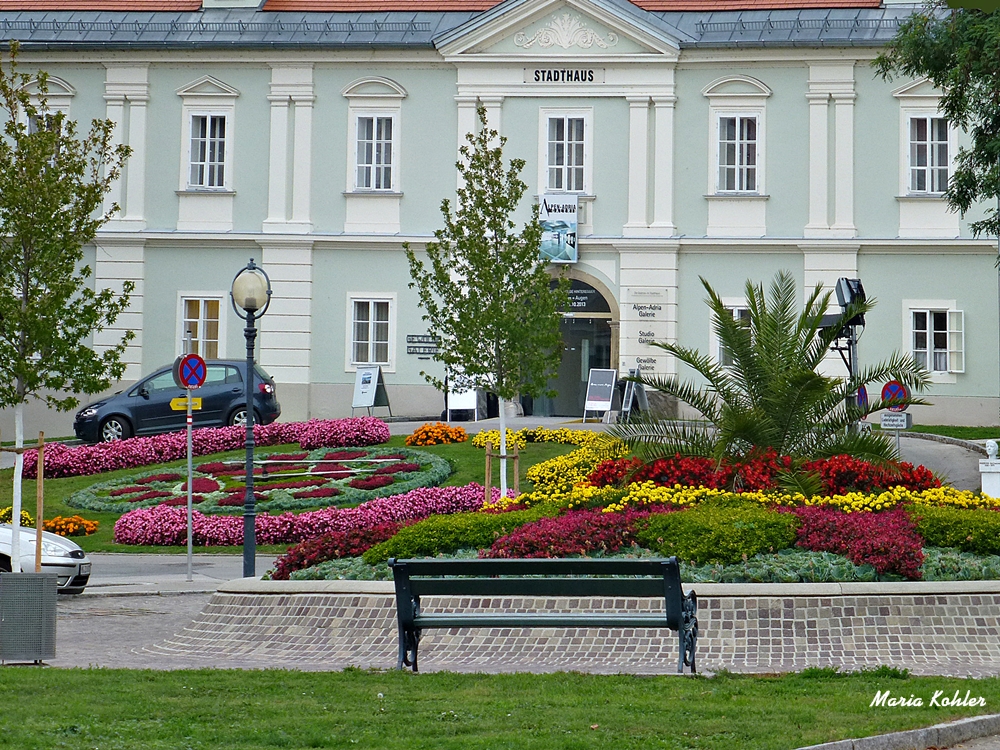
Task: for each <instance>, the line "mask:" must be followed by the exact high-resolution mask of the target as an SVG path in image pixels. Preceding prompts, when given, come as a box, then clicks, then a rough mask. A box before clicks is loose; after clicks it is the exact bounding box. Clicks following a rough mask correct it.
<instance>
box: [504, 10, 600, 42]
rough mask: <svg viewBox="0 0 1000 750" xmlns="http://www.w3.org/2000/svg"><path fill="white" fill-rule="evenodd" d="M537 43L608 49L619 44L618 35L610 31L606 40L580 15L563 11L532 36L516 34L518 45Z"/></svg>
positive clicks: (515, 40)
mask: <svg viewBox="0 0 1000 750" xmlns="http://www.w3.org/2000/svg"><path fill="white" fill-rule="evenodd" d="M536 43H537V44H538V46H539V47H544V48H546V49H548V48H549V47H562V48H563V49H569V48H570V47H573V46H576V47H580V48H581V49H590V48H591V47H593V46H594V45H595V44H596V45H597V46H598V47H600V48H601V49H608V47H614V46H615V45H616V44H618V35H617V34H615V33H614V32H613V31H609V32H608V38H607V41H605V40H604V39H602V38H601V35H600V34H598V33H597V32H596V31H594V30H593V29H590V28H587V27H586V26H584V25H583V21H582V20H581V19H580V16H571V15H570V14H569V13H563V14H562V15H561V16H553V17H552V20H551V21H549V24H548V26H545V27H543V28H541V29H539V30H538V31H536V32H535V33H534V34H533V35H532V36H531V37H529V36H528V35H527V34H525V33H524V32H523V31H519V32H518V33H517V34H515V35H514V44H515V45H516V46H518V47H522V48H524V49H528V48H529V47H532V46H534V45H535V44H536Z"/></svg>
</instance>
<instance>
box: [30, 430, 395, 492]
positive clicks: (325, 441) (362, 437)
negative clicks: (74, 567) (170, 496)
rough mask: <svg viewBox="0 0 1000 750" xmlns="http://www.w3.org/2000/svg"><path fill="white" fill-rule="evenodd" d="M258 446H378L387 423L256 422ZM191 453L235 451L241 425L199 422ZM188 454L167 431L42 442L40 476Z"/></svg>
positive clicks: (182, 439) (181, 436)
mask: <svg viewBox="0 0 1000 750" xmlns="http://www.w3.org/2000/svg"><path fill="white" fill-rule="evenodd" d="M253 437H254V442H255V443H256V444H257V446H258V447H266V446H271V445H284V444H286V443H298V444H299V445H300V446H302V448H303V449H305V450H315V449H320V448H344V447H353V446H369V445H380V444H382V443H385V442H386V441H387V440H388V439H389V428H388V427H387V426H386V424H385V422H383V421H382V420H381V419H377V418H375V417H351V418H349V419H311V420H309V421H308V422H272V423H271V424H267V425H255V426H254V428H253ZM191 440H192V447H193V452H194V455H196V456H207V455H210V454H212V453H221V452H223V451H232V450H239V449H240V448H242V447H243V446H244V441H245V440H246V430H245V429H244V428H243V427H204V428H202V429H199V430H194V431H193V432H192V433H191ZM185 456H187V434H186V433H185V432H183V431H181V432H168V433H165V434H163V435H153V436H150V437H134V438H129V439H128V440H116V441H114V442H111V443H98V444H97V445H81V446H77V447H70V446H67V445H64V444H62V443H48V444H46V446H45V476H47V477H78V476H87V475H90V474H103V473H104V472H108V471H117V470H119V469H135V468H139V467H142V466H150V465H152V464H160V463H166V462H167V461H177V460H179V459H182V458H184V457H185ZM36 465H37V453H36V451H34V450H30V451H25V453H24V476H25V478H26V479H34V477H35V467H36Z"/></svg>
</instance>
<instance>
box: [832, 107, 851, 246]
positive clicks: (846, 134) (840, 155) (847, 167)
mask: <svg viewBox="0 0 1000 750" xmlns="http://www.w3.org/2000/svg"><path fill="white" fill-rule="evenodd" d="M854 99H855V94H854V92H853V91H851V92H850V93H847V92H844V93H835V94H834V95H833V101H834V112H835V114H834V128H835V134H836V143H837V162H836V167H835V168H834V185H835V191H834V194H835V199H836V209H835V213H834V224H833V227H832V228H833V230H834V231H835V232H836V233H837V235H838V236H840V237H855V236H856V235H857V229H856V228H855V226H854Z"/></svg>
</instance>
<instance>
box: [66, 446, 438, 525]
mask: <svg viewBox="0 0 1000 750" xmlns="http://www.w3.org/2000/svg"><path fill="white" fill-rule="evenodd" d="M341 453H342V452H341ZM288 455H292V458H291V459H289V458H287V457H286V456H288ZM337 455H339V454H337V453H332V452H331V451H330V450H329V449H327V448H317V449H315V450H312V451H309V452H308V453H306V454H304V455H303V454H283V453H267V454H258V455H257V460H258V461H262V462H263V464H262V465H261V466H258V467H255V470H254V474H255V478H254V494H255V496H256V497H257V499H258V503H259V508H260V510H261V511H262V512H271V513H274V512H281V511H287V510H304V509H306V508H315V507H317V506H326V505H330V504H331V503H332V504H336V505H354V504H357V503H360V502H365V501H368V500H371V499H373V498H376V497H383V496H386V495H395V494H400V493H404V492H409V491H410V490H412V489H415V488H417V487H428V486H433V485H437V484H440V483H441V482H443V481H444V480H445V479H447V478H448V475H449V474H450V473H451V466H450V465H449V464H448V462H447V461H446V460H445V459H443V458H441V457H440V456H436V455H434V454H432V453H427V452H424V451H418V450H413V449H412V448H404V449H400V448H365V449H363V450H358V451H353V452H352V453H351V455H352V456H355V457H354V458H349V459H344V458H340V460H339V462H337V463H334V462H332V461H330V460H329V459H330V457H331V456H337ZM400 459H402V460H400ZM234 468H235V469H238V470H239V471H238V473H234V471H233V470H234ZM196 469H197V471H196V472H195V477H194V481H193V483H192V491H193V492H195V493H197V494H198V495H200V496H201V497H202V502H201V503H200V504H199V510H200V511H201V512H202V513H232V512H233V511H234V510H238V509H239V508H240V506H242V505H243V496H244V494H245V492H246V485H245V483H244V467H243V464H242V462H241V461H239V460H236V459H234V461H233V462H222V461H215V462H211V463H205V464H200V465H198V466H197V467H196ZM265 469H266V470H267V471H266V473H265ZM186 496H187V478H186V477H182V476H181V475H179V474H165V473H163V472H162V470H158V471H157V472H155V473H154V472H146V473H143V474H132V475H129V476H125V477H119V478H117V479H112V480H109V481H105V482H98V483H96V484H92V485H91V486H90V487H87V488H85V489H82V490H79V491H78V492H75V493H74V494H73V495H71V496H70V497H69V498H67V500H66V503H67V504H68V505H71V506H72V507H74V508H84V509H87V510H96V511H108V512H112V513H124V512H126V511H130V510H134V509H135V508H146V507H152V506H154V505H160V504H167V505H175V504H176V503H175V502H174V501H175V500H176V499H178V498H186Z"/></svg>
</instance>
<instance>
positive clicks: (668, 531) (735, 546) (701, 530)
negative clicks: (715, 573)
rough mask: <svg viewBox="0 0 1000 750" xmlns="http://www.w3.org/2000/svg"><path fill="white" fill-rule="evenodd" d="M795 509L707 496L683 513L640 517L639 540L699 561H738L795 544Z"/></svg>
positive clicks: (684, 558)
mask: <svg viewBox="0 0 1000 750" xmlns="http://www.w3.org/2000/svg"><path fill="white" fill-rule="evenodd" d="M798 523H799V521H798V519H797V518H796V517H795V516H794V515H793V514H791V513H779V512H777V511H773V510H768V509H766V508H762V507H761V506H760V505H757V504H756V503H749V502H746V501H740V500H736V499H733V500H724V501H710V502H704V503H702V504H701V505H698V506H696V507H694V508H691V509H689V510H684V511H681V512H679V513H654V514H652V515H650V516H649V518H647V519H645V520H641V521H637V522H636V529H637V532H638V533H637V534H636V538H637V539H638V541H639V543H640V544H641V545H642V546H644V547H648V548H649V549H652V550H654V551H656V552H659V553H660V554H662V555H677V557H678V558H680V559H681V560H684V561H690V562H695V563H702V564H704V563H723V564H727V563H735V562H736V561H738V560H743V559H746V558H748V557H753V556H754V555H756V554H757V553H759V552H777V551H778V550H782V549H786V548H788V547H791V546H792V545H793V544H795V532H796V529H797V527H798Z"/></svg>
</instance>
